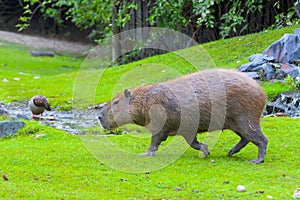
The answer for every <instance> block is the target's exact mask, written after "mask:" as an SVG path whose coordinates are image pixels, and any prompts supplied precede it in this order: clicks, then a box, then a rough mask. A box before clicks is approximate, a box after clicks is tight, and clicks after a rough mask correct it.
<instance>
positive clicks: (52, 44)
mask: <svg viewBox="0 0 300 200" xmlns="http://www.w3.org/2000/svg"><path fill="white" fill-rule="evenodd" d="M0 40H4V41H7V42H12V43H17V44H22V45H24V46H27V47H31V48H32V49H46V50H51V51H55V52H70V53H86V52H87V51H88V50H89V49H91V47H92V45H91V44H84V43H79V42H69V41H64V40H58V39H53V38H44V37H38V36H30V35H25V34H20V33H12V32H7V31H0ZM0 45H1V42H0Z"/></svg>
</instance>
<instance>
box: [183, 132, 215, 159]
mask: <svg viewBox="0 0 300 200" xmlns="http://www.w3.org/2000/svg"><path fill="white" fill-rule="evenodd" d="M183 137H184V139H185V140H186V141H187V143H189V145H190V146H191V147H192V148H194V149H196V150H200V151H202V152H203V154H204V157H206V156H207V155H209V154H210V152H209V150H208V146H207V145H206V144H204V143H201V142H198V140H197V137H196V136H195V137H194V139H193V140H192V141H190V139H189V138H190V137H187V136H183Z"/></svg>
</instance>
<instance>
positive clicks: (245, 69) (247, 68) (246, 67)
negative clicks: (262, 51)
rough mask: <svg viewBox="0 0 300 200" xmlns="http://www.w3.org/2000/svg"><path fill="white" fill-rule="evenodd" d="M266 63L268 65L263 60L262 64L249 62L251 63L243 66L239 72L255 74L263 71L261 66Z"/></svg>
mask: <svg viewBox="0 0 300 200" xmlns="http://www.w3.org/2000/svg"><path fill="white" fill-rule="evenodd" d="M265 63H266V61H263V60H262V61H260V62H256V61H253V62H249V63H246V64H243V65H241V66H240V67H239V68H238V70H237V71H239V72H254V71H257V70H259V69H261V66H262V65H263V64H265Z"/></svg>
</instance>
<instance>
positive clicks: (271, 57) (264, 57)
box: [263, 54, 275, 62]
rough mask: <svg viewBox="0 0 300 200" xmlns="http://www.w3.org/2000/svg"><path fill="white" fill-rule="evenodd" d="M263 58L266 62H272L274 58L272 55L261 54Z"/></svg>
mask: <svg viewBox="0 0 300 200" xmlns="http://www.w3.org/2000/svg"><path fill="white" fill-rule="evenodd" d="M263 60H265V61H268V62H274V61H275V58H274V56H270V55H266V54H263Z"/></svg>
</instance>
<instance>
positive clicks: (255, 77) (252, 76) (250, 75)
mask: <svg viewBox="0 0 300 200" xmlns="http://www.w3.org/2000/svg"><path fill="white" fill-rule="evenodd" d="M245 74H247V75H248V76H249V77H250V78H252V79H260V78H261V77H260V75H259V74H258V72H245Z"/></svg>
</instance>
